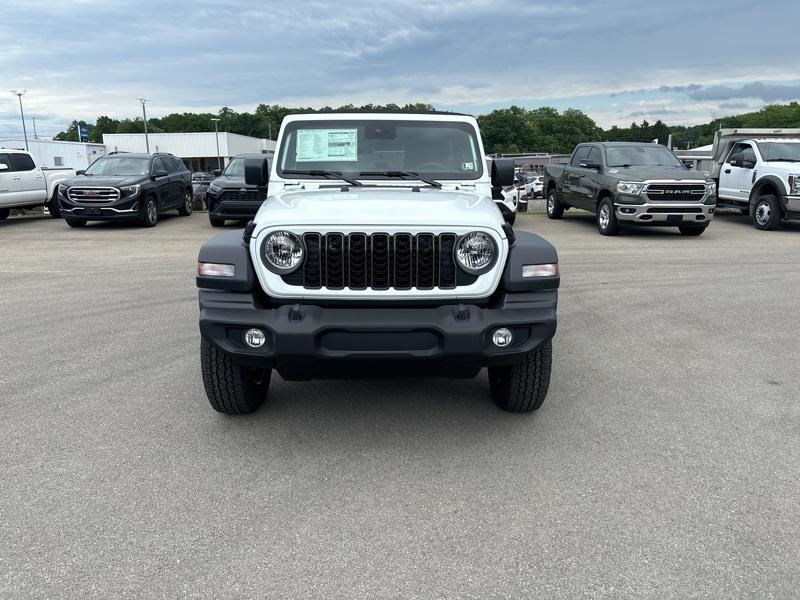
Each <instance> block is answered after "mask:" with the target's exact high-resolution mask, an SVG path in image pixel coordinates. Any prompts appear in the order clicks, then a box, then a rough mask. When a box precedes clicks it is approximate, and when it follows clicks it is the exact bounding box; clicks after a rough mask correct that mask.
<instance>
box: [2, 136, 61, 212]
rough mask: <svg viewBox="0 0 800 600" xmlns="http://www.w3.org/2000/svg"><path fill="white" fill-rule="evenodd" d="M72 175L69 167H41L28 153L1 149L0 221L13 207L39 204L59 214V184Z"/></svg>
mask: <svg viewBox="0 0 800 600" xmlns="http://www.w3.org/2000/svg"><path fill="white" fill-rule="evenodd" d="M74 175H75V171H74V170H72V169H47V170H45V169H42V168H41V167H39V166H38V165H37V164H36V161H35V160H34V158H33V156H32V155H31V153H30V152H25V151H23V150H9V149H5V148H0V221H2V220H4V219H7V218H8V215H9V214H11V209H12V208H36V207H38V206H46V207H47V208H48V209H49V210H50V216H51V217H54V218H55V217H58V216H59V211H58V184H59V183H61V182H62V181H64V180H66V179H68V178H70V177H73V176H74Z"/></svg>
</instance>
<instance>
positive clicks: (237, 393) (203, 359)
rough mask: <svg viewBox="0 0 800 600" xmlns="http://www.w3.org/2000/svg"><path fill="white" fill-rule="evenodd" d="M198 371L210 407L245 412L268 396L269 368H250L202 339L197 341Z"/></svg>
mask: <svg viewBox="0 0 800 600" xmlns="http://www.w3.org/2000/svg"><path fill="white" fill-rule="evenodd" d="M200 370H201V371H202V373H203V385H204V386H205V388H206V396H208V402H209V403H210V404H211V408H213V409H214V410H216V411H217V412H220V413H223V414H226V415H246V414H249V413H252V412H255V411H256V410H258V409H259V407H261V405H262V404H264V400H266V398H267V392H268V391H269V380H270V377H271V375H272V369H252V368H250V367H244V366H241V365H237V364H236V363H235V362H234V361H233V359H232V358H231V357H230V356H229V355H228V354H226V353H225V352H223V351H222V350H220V349H219V348H217V347H216V346H215V345H214V344H212V343H211V342H209V341H207V340H206V339H205V338H203V339H201V341H200Z"/></svg>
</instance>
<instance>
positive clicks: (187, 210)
mask: <svg viewBox="0 0 800 600" xmlns="http://www.w3.org/2000/svg"><path fill="white" fill-rule="evenodd" d="M192 203H193V199H192V192H190V191H189V192H183V204H181V207H180V208H179V209H178V214H179V215H180V216H182V217H188V216H189V215H191V214H192V208H193V206H192Z"/></svg>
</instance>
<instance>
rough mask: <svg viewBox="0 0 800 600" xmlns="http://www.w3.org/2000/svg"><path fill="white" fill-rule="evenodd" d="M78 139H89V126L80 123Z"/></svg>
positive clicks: (82, 140)
mask: <svg viewBox="0 0 800 600" xmlns="http://www.w3.org/2000/svg"><path fill="white" fill-rule="evenodd" d="M78 139H79V140H80V141H81V142H88V141H89V126H88V125H82V124H78Z"/></svg>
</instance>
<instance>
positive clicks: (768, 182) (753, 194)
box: [748, 175, 786, 214]
mask: <svg viewBox="0 0 800 600" xmlns="http://www.w3.org/2000/svg"><path fill="white" fill-rule="evenodd" d="M767 186H771V187H774V188H775V189H776V190H777V191H778V204H779V205H780V207H781V210H783V209H784V206H783V197H784V196H785V195H786V184H785V183H784V181H783V180H782V179H781V178H780V177H778V176H777V175H764V177H761V178H759V179H757V180H756V182H755V183H754V184H753V189H751V190H750V197H749V198H748V204H749V205H750V214H753V206H755V203H756V200H757V199H758V197H759V196H761V195H762V194H761V191H762V190H763V189H764V188H765V187H767Z"/></svg>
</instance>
